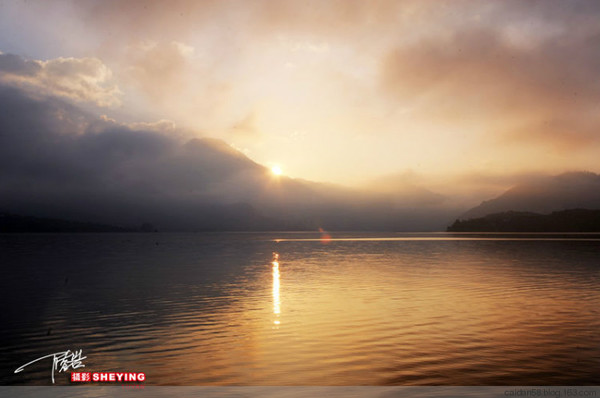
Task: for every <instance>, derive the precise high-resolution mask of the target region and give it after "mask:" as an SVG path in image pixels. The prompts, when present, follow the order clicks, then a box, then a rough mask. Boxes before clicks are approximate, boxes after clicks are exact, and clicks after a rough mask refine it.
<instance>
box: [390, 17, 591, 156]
mask: <svg viewBox="0 0 600 398" xmlns="http://www.w3.org/2000/svg"><path fill="white" fill-rule="evenodd" d="M526 37H527V36H525V35H524V37H522V39H523V40H526ZM598 37H600V29H598V28H589V29H588V30H586V31H585V34H583V32H580V33H579V35H578V36H575V37H573V36H570V35H569V34H568V32H565V33H562V34H559V36H558V37H556V36H553V37H552V38H551V39H543V38H542V39H540V40H539V41H538V42H535V43H532V45H531V46H530V45H527V46H522V45H516V44H515V42H514V39H507V38H506V37H505V36H504V35H503V32H502V31H499V30H495V29H493V28H491V27H488V28H477V29H466V30H465V29H463V30H458V31H454V32H452V33H451V34H449V35H446V36H445V37H434V38H426V39H423V40H421V41H418V42H416V43H414V44H410V45H406V46H402V47H398V48H396V49H395V50H393V51H392V52H390V53H389V54H388V55H387V57H385V58H384V59H383V61H382V64H381V75H380V76H381V82H380V83H381V87H382V90H383V91H384V92H385V93H387V94H388V95H391V96H392V97H393V98H395V99H396V101H398V102H399V103H400V104H417V106H416V110H415V111H414V112H415V113H416V114H418V115H420V116H421V117H429V118H432V119H437V120H440V121H446V122H451V123H460V124H461V125H463V126H464V127H467V126H469V125H473V124H477V125H480V126H481V125H486V126H487V131H488V134H489V133H493V134H495V135H497V136H499V137H503V139H502V142H504V143H510V142H518V143H520V144H525V145H528V144H532V145H549V146H550V147H551V148H553V149H555V150H558V151H565V152H566V151H574V150H577V149H579V148H584V147H585V146H586V145H588V144H590V143H593V144H595V145H597V144H599V143H600V133H598V127H600V124H599V123H598V122H599V120H598V118H597V117H594V116H593V114H594V110H595V109H596V108H597V103H598V101H600V83H599V82H598V80H597V78H596V76H597V73H598V70H599V69H598V68H599V66H600V48H599V47H598V46H596V45H594V44H593V43H595V42H596V40H597V38H598ZM498 142H499V141H496V143H498Z"/></svg>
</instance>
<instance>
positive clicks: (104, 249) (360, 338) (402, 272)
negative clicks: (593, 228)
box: [0, 233, 600, 385]
mask: <svg viewBox="0 0 600 398" xmlns="http://www.w3.org/2000/svg"><path fill="white" fill-rule="evenodd" d="M0 264H1V265H2V267H1V278H0V280H1V282H0V287H1V292H0V295H1V296H2V297H1V298H2V311H1V312H2V313H1V315H0V316H1V318H2V329H1V330H0V339H1V341H2V348H3V351H4V354H3V355H2V356H0V383H1V384H3V385H7V384H11V385H24V384H28V385H29V384H34V385H44V384H51V383H52V381H51V373H52V372H51V366H52V361H51V359H47V360H42V361H39V362H36V363H34V364H31V365H29V366H27V367H25V368H24V370H23V371H22V372H20V373H17V374H14V373H13V372H14V370H16V369H17V368H18V367H20V366H21V365H24V364H26V363H27V362H30V361H33V360H35V359H36V358H39V357H42V356H45V355H48V354H52V353H55V352H62V351H66V350H68V349H70V350H80V349H81V350H83V355H85V356H86V357H87V358H86V359H85V360H84V363H85V368H83V369H80V370H85V371H88V372H103V371H127V372H133V371H136V372H145V373H146V382H145V384H147V385H594V384H600V332H599V330H600V236H599V235H590V234H572V235H569V234H447V233H435V234H423V233H421V234H400V233H397V234H358V233H332V234H331V239H321V236H320V234H319V233H197V234H176V233H147V234H141V233H140V234H127V233H124V234H13V235H6V234H5V235H0ZM69 373H70V370H69V371H68V372H63V373H59V372H55V373H54V376H55V378H56V384H69V383H70V382H69V379H68V377H69Z"/></svg>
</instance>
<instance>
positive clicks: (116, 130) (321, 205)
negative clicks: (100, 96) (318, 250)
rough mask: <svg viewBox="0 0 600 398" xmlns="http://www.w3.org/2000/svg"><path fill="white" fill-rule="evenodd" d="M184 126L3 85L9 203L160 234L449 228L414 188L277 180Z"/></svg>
mask: <svg viewBox="0 0 600 398" xmlns="http://www.w3.org/2000/svg"><path fill="white" fill-rule="evenodd" d="M140 126H141V127H140ZM185 134H186V133H185V132H182V131H173V130H169V129H166V128H165V127H164V125H161V124H157V125H150V124H145V125H140V124H123V123H118V122H116V121H114V120H112V119H110V118H108V117H97V116H95V115H92V114H89V113H87V112H85V111H83V110H81V109H80V108H78V107H76V106H74V105H72V104H69V103H66V102H65V101H63V100H61V99H58V98H56V97H49V96H43V95H39V96H33V95H31V94H28V93H26V92H24V91H22V90H20V89H18V88H15V87H8V86H2V85H1V84H0V208H2V209H4V210H5V211H7V212H10V213H13V214H26V215H29V216H33V217H42V218H55V219H69V220H85V221H87V222H91V223H96V224H107V225H116V226H121V227H127V226H131V225H141V224H144V223H150V224H153V225H155V226H156V228H157V229H159V230H161V231H201V230H202V231H205V230H285V229H287V230H291V229H295V230H297V229H313V230H316V229H318V228H323V229H325V230H414V231H423V230H440V229H442V228H443V227H444V226H445V222H446V221H447V220H448V219H450V218H451V215H452V214H455V212H456V210H455V209H449V208H447V207H446V206H445V205H444V197H442V196H440V195H437V194H434V193H432V192H429V191H426V190H422V189H420V188H418V187H416V186H414V187H413V186H409V187H407V188H406V189H404V190H402V191H397V190H392V191H390V192H373V191H370V190H358V189H350V188H345V187H341V186H337V185H333V184H322V183H315V182H311V181H306V180H300V179H292V178H288V177H285V176H274V175H273V174H272V173H271V171H270V170H269V169H267V168H265V167H264V166H262V165H260V164H258V163H256V162H254V161H253V160H251V159H250V158H248V157H247V156H245V155H244V154H243V153H241V152H239V151H237V150H235V149H234V148H232V147H231V146H229V145H227V144H226V143H225V142H223V141H221V140H217V139H213V138H206V137H204V138H198V137H191V136H190V135H189V134H188V135H187V136H186V135H185Z"/></svg>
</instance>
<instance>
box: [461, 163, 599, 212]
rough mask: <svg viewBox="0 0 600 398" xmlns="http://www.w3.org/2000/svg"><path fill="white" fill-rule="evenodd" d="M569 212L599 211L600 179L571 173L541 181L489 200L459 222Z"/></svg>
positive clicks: (529, 183) (593, 174) (512, 189)
mask: <svg viewBox="0 0 600 398" xmlns="http://www.w3.org/2000/svg"><path fill="white" fill-rule="evenodd" d="M566 209H600V175H598V174H595V173H589V172H571V173H564V174H561V175H558V176H552V177H539V178H537V179H535V180H532V181H530V182H528V183H523V184H519V185H517V186H515V187H513V188H511V189H509V190H508V191H506V192H505V193H503V194H502V195H500V196H498V197H497V198H495V199H491V200H487V201H484V202H483V203H481V204H480V205H479V206H477V207H474V208H472V209H471V210H469V211H467V212H466V213H464V214H462V215H461V216H460V217H459V219H461V220H467V219H471V218H478V217H484V216H487V215H489V214H495V213H502V212H507V211H518V212H532V213H541V214H547V213H550V212H553V211H559V210H566Z"/></svg>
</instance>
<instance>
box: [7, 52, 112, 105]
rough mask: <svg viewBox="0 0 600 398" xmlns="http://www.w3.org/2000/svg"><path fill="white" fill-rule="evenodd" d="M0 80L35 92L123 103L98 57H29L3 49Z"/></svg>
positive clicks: (100, 101)
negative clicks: (45, 59) (44, 58)
mask: <svg viewBox="0 0 600 398" xmlns="http://www.w3.org/2000/svg"><path fill="white" fill-rule="evenodd" d="M0 81H2V82H3V83H5V84H10V85H13V86H17V87H21V88H24V89H27V90H29V91H30V92H34V93H42V94H45V95H54V96H60V97H63V98H68V99H70V100H73V101H75V102H87V103H93V104H95V105H98V106H101V107H108V106H116V105H119V104H120V100H119V96H120V95H121V92H120V90H119V88H118V87H117V86H116V85H115V84H114V83H112V72H111V70H110V69H109V68H108V67H107V66H106V65H104V64H103V63H102V62H101V61H100V60H99V59H97V58H62V57H61V58H55V59H51V60H48V61H40V60H30V59H25V58H22V57H20V56H18V55H15V54H4V53H0Z"/></svg>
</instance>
